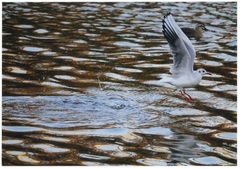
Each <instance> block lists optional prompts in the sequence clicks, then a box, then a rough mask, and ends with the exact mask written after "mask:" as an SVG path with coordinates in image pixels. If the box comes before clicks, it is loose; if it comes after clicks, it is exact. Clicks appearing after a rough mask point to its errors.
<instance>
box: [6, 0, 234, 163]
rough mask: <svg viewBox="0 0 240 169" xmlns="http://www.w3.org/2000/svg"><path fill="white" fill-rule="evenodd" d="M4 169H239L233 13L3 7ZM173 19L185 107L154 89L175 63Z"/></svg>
mask: <svg viewBox="0 0 240 169" xmlns="http://www.w3.org/2000/svg"><path fill="white" fill-rule="evenodd" d="M2 6H3V7H2V11H3V14H2V16H3V21H2V22H3V24H2V25H3V26H2V31H3V33H2V39H3V45H2V62H3V63H2V84H3V87H2V90H3V93H2V94H3V99H2V100H3V102H2V105H3V113H2V121H3V123H2V126H3V127H2V133H3V138H2V147H3V152H2V161H3V165H87V166H89V165H90V166H93V165H158V166H165V165H168V166H170V165H180V166H186V165H236V164H237V139H236V136H237V134H236V133H237V110H236V107H237V15H236V13H237V12H236V11H237V7H236V6H237V3H236V2H227V3H226V2H194V3H190V2H177V3H176V2H174V3H164V2H129V3H127V2H108V3H96V2H91V3H89V2H81V3H57V2H54V3H53V2H49V3H48V2H46V3H27V2H26V3H7V2H4V3H3V5H2ZM169 11H171V12H172V14H173V16H174V18H175V19H176V21H177V23H178V24H179V25H180V27H186V26H188V27H191V28H193V27H194V26H195V25H196V23H197V22H203V23H204V24H205V25H206V27H207V28H208V29H209V30H210V31H208V32H205V33H204V37H203V38H201V39H191V41H192V43H193V45H194V47H195V50H196V54H197V57H196V62H195V69H196V68H199V67H203V68H205V69H206V70H208V71H209V72H211V73H212V74H213V75H212V76H211V77H210V76H209V77H204V78H203V80H202V82H201V84H200V85H199V86H197V87H196V88H194V89H189V91H188V92H189V93H190V94H191V95H192V96H193V97H194V102H193V103H188V102H186V101H185V100H184V99H183V98H182V97H181V96H180V95H179V93H178V92H177V91H175V90H174V89H173V88H172V87H171V86H168V85H166V86H159V84H158V81H159V80H160V79H161V78H162V77H164V76H168V75H169V67H170V66H171V64H172V58H171V56H170V54H169V46H168V44H167V41H166V40H165V38H164V37H163V34H162V32H161V22H162V18H163V16H164V15H165V14H166V13H167V12H169Z"/></svg>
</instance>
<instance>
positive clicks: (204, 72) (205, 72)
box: [196, 68, 212, 76]
mask: <svg viewBox="0 0 240 169" xmlns="http://www.w3.org/2000/svg"><path fill="white" fill-rule="evenodd" d="M196 72H197V73H199V74H200V75H202V76H203V75H212V74H211V73H210V72H207V71H206V70H205V69H203V68H200V69H198V70H197V71H196Z"/></svg>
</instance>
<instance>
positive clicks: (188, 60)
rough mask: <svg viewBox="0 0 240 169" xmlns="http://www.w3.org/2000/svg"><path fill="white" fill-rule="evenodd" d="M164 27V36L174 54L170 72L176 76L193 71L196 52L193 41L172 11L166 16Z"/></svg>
mask: <svg viewBox="0 0 240 169" xmlns="http://www.w3.org/2000/svg"><path fill="white" fill-rule="evenodd" d="M162 27H163V34H164V37H165V38H166V40H167V41H168V43H169V46H170V49H171V53H172V55H173V66H172V67H171V69H170V72H171V73H172V74H173V75H174V76H178V75H180V74H189V73H192V72H193V64H194V59H195V57H196V52H195V50H194V47H193V45H192V43H191V41H190V40H189V39H188V38H187V36H186V35H185V34H184V33H183V32H182V30H181V29H180V28H179V26H178V25H177V24H176V22H175V21H174V19H173V17H172V15H171V13H168V14H167V15H166V16H165V17H164V19H163V25H162Z"/></svg>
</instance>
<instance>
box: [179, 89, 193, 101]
mask: <svg viewBox="0 0 240 169" xmlns="http://www.w3.org/2000/svg"><path fill="white" fill-rule="evenodd" d="M181 95H183V97H185V98H186V100H187V101H189V102H193V99H192V97H191V96H190V95H189V94H187V93H186V92H185V90H184V89H183V90H181Z"/></svg>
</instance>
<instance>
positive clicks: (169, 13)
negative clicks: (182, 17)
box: [164, 12, 172, 19]
mask: <svg viewBox="0 0 240 169" xmlns="http://www.w3.org/2000/svg"><path fill="white" fill-rule="evenodd" d="M169 15H172V13H171V12H168V13H167V15H164V19H165V18H166V17H167V16H169Z"/></svg>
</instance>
